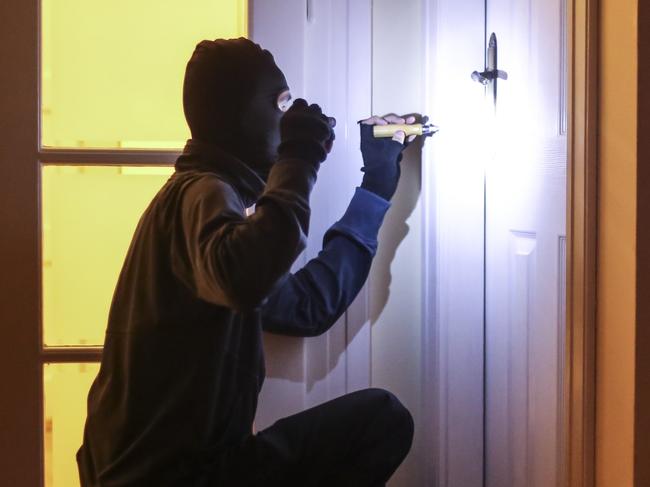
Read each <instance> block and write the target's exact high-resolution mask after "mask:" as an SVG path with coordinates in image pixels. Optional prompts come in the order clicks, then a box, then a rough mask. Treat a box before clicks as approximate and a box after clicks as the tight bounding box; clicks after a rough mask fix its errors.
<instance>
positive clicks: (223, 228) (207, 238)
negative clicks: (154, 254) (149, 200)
mask: <svg viewBox="0 0 650 487" xmlns="http://www.w3.org/2000/svg"><path fill="white" fill-rule="evenodd" d="M315 180H316V168H315V167H314V166H313V165H311V164H308V163H306V162H303V161H299V160H280V161H278V162H277V163H276V164H274V166H273V168H272V169H271V171H270V173H269V178H268V181H267V185H266V189H265V191H264V193H263V194H262V196H261V197H260V198H259V200H258V202H257V204H256V209H255V213H254V214H253V215H251V216H250V217H245V216H244V214H243V212H244V208H243V205H242V203H241V201H240V199H239V196H238V195H237V194H236V193H235V191H234V189H233V188H232V187H231V186H229V185H228V184H226V183H224V182H221V181H220V180H218V179H217V178H203V180H202V182H198V183H195V184H191V185H190V186H189V187H188V189H187V190H186V191H185V194H184V195H183V199H182V202H181V213H182V215H181V220H182V227H183V228H182V233H183V238H184V245H183V246H184V248H185V251H186V255H187V261H188V264H187V265H186V266H185V267H186V268H187V271H186V272H182V271H181V272H176V275H177V276H179V277H180V278H181V280H183V281H184V282H185V283H186V284H187V285H188V286H190V288H192V289H193V290H194V292H195V293H196V295H197V296H198V297H199V298H201V299H204V300H206V301H208V302H210V303H213V304H217V305H221V306H226V307H229V308H232V309H235V310H238V311H248V310H251V309H254V308H256V307H258V306H259V305H260V303H261V302H262V301H263V300H264V299H265V298H266V296H267V295H268V294H269V292H270V291H271V289H272V288H273V287H274V286H275V285H276V283H277V281H278V279H280V278H281V277H282V276H283V275H284V274H285V273H286V272H288V270H289V269H290V268H291V265H292V264H293V262H294V260H295V259H296V257H297V256H298V255H299V254H300V252H301V251H302V250H303V248H304V247H305V241H306V235H307V232H308V226H309V216H310V210H309V194H310V192H311V188H312V186H313V184H314V182H315Z"/></svg>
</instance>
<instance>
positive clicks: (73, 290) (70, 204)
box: [42, 166, 173, 346]
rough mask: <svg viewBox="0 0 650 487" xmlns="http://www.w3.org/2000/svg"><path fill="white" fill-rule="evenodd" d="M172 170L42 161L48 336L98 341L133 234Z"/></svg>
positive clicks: (56, 340)
mask: <svg viewBox="0 0 650 487" xmlns="http://www.w3.org/2000/svg"><path fill="white" fill-rule="evenodd" d="M172 172H173V168H172V167H169V166H163V167H131V166H129V167H120V166H99V167H98V166H92V167H84V166H82V167H80V166H76V167H75V166H44V167H43V172H42V202H43V203H42V209H43V214H42V222H43V229H42V232H43V250H42V255H43V340H44V343H45V345H48V346H61V345H101V344H103V343H104V331H105V329H106V319H107V317H108V310H109V307H110V304H111V299H112V297H113V290H114V288H115V283H116V282H117V277H118V275H119V272H120V269H121V268H122V263H123V261H124V256H125V255H126V251H127V249H128V247H129V244H130V242H131V237H132V236H133V231H134V230H135V227H136V225H137V223H138V220H139V219H140V216H141V215H142V212H143V211H144V210H145V208H146V207H147V205H148V204H149V202H150V201H151V199H152V198H153V196H154V195H155V194H156V192H157V191H158V190H159V189H160V188H161V187H162V185H163V184H164V183H165V181H166V180H167V179H168V178H169V176H170V175H171V174H172Z"/></svg>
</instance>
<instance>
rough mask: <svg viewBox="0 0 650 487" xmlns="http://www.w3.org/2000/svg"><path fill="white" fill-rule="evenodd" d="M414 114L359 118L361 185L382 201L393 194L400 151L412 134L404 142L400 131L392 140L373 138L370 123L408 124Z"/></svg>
mask: <svg viewBox="0 0 650 487" xmlns="http://www.w3.org/2000/svg"><path fill="white" fill-rule="evenodd" d="M414 122H415V117H412V116H411V117H407V118H406V119H404V118H401V117H398V116H396V115H388V116H386V117H384V118H382V117H377V116H373V117H370V118H368V119H366V120H362V121H360V122H359V123H360V127H361V156H362V158H363V168H361V170H362V171H363V180H362V181H361V187H362V188H363V189H365V190H367V191H372V192H373V193H375V194H376V195H378V196H381V197H382V198H384V199H385V200H390V199H391V198H392V197H393V195H394V194H395V190H396V189H397V183H398V181H399V177H400V165H399V163H400V161H401V160H402V151H403V150H404V149H405V148H406V146H407V145H408V142H411V141H412V140H413V139H414V138H415V136H411V137H409V139H408V142H407V144H404V137H405V134H404V132H402V131H399V132H396V133H395V135H394V136H393V138H392V139H388V138H375V137H374V136H373V135H372V131H373V125H387V124H389V123H391V124H403V123H407V124H412V123H414Z"/></svg>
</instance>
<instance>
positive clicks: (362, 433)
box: [200, 389, 413, 487]
mask: <svg viewBox="0 0 650 487" xmlns="http://www.w3.org/2000/svg"><path fill="white" fill-rule="evenodd" d="M412 440H413V419H412V418H411V414H410V413H409V412H408V410H407V409H406V408H405V407H404V406H403V405H402V404H401V403H400V401H399V400H398V399H397V398H396V397H395V396H394V395H393V394H391V393H390V392H388V391H384V390H382V389H366V390H362V391H358V392H354V393H352V394H347V395H345V396H342V397H339V398H337V399H334V400H332V401H329V402H326V403H324V404H321V405H319V406H317V407H314V408H312V409H308V410H307V411H303V412H301V413H299V414H296V415H294V416H289V417H287V418H284V419H281V420H279V421H278V422H276V423H275V424H273V426H271V427H269V428H267V429H265V430H263V431H260V432H259V433H258V434H256V435H253V436H251V437H249V438H248V439H247V440H246V441H245V443H244V444H243V445H242V446H241V447H240V448H236V449H233V450H231V451H229V452H228V454H227V458H222V459H221V461H219V462H218V463H219V467H218V468H216V469H213V471H211V472H208V473H207V475H206V476H205V477H204V479H203V482H202V483H201V484H200V485H201V486H206V487H208V486H209V487H217V486H218V487H235V486H246V487H253V486H254V487H271V486H278V487H279V486H282V487H292V486H296V487H297V486H300V487H309V486H319V487H320V486H323V487H324V486H328V487H346V486H350V487H378V486H383V485H384V484H385V483H386V482H387V481H388V479H389V478H390V477H391V475H392V474H393V472H394V471H395V470H396V469H397V467H398V466H399V465H400V463H402V461H403V460H404V457H406V454H407V453H408V451H409V449H410V448H411V442H412Z"/></svg>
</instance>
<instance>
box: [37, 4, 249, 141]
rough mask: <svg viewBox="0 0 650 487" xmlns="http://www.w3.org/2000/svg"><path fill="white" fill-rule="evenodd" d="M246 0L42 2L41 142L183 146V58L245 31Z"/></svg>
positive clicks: (185, 128)
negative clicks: (202, 46) (204, 44)
mask: <svg viewBox="0 0 650 487" xmlns="http://www.w3.org/2000/svg"><path fill="white" fill-rule="evenodd" d="M247 5H248V1H246V0H187V1H179V0H137V1H133V0H111V1H100V0H42V47H41V49H42V54H41V57H42V107H41V108H42V145H43V146H49V147H108V148H111V147H123V148H127V147H141V148H154V147H158V148H170V147H181V146H182V145H183V143H184V141H185V140H186V139H187V138H188V136H189V130H188V129H187V127H186V124H185V119H184V117H183V108H182V84H183V83H182V81H183V75H184V72H185V65H186V64H187V61H188V60H189V58H190V56H191V54H192V52H193V50H194V46H195V45H196V44H197V43H198V42H200V41H201V40H203V39H216V38H232V37H242V36H243V37H246V35H247V24H248V12H247Z"/></svg>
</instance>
